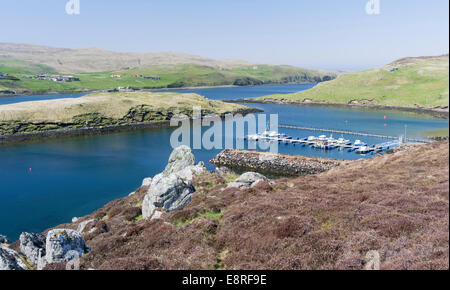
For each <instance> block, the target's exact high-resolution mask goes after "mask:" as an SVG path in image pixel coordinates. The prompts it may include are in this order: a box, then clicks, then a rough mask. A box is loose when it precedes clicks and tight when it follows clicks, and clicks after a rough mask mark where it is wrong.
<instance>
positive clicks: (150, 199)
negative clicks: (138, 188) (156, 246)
mask: <svg viewBox="0 0 450 290" xmlns="http://www.w3.org/2000/svg"><path fill="white" fill-rule="evenodd" d="M204 171H206V168H205V165H204V164H203V163H202V162H200V163H199V164H197V165H195V156H194V154H193V153H192V151H191V149H190V148H189V147H187V146H180V147H178V148H176V149H175V150H174V151H173V152H172V154H171V155H170V157H169V162H168V164H167V166H166V168H165V170H164V171H163V172H161V173H160V174H158V175H156V176H155V177H153V178H152V179H150V178H146V179H145V180H144V182H143V184H144V183H145V184H149V185H150V187H149V188H148V191H147V193H146V195H145V197H144V201H143V203H142V217H143V218H144V219H147V218H152V219H155V218H159V217H160V216H161V214H162V213H163V212H164V211H165V212H170V211H174V210H179V209H182V208H184V207H185V206H186V205H187V204H188V203H189V202H190V201H191V196H192V194H193V193H194V192H195V188H194V186H193V185H192V183H191V182H192V180H193V178H194V176H195V175H198V174H200V173H202V172H204Z"/></svg>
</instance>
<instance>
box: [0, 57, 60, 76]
mask: <svg viewBox="0 0 450 290" xmlns="http://www.w3.org/2000/svg"><path fill="white" fill-rule="evenodd" d="M0 72H3V73H8V74H32V75H34V74H40V73H56V71H55V70H54V69H53V68H51V67H49V66H47V65H43V64H36V63H32V62H28V61H23V60H18V59H0Z"/></svg>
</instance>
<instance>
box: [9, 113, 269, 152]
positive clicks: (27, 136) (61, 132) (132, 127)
mask: <svg viewBox="0 0 450 290" xmlns="http://www.w3.org/2000/svg"><path fill="white" fill-rule="evenodd" d="M259 112H262V110H260V109H257V108H248V109H243V110H237V111H235V112H229V113H230V114H242V115H247V114H251V113H259ZM222 118H224V115H223V116H222ZM191 120H192V118H191ZM170 127H171V126H170V121H156V122H143V123H132V124H123V125H114V126H103V127H87V128H72V129H58V130H49V131H39V132H31V133H19V134H10V135H0V146H7V145H16V144H21V143H29V142H37V141H42V140H48V139H61V138H68V137H69V138H72V137H83V136H96V135H106V134H111V133H119V132H128V131H137V130H145V129H160V128H170Z"/></svg>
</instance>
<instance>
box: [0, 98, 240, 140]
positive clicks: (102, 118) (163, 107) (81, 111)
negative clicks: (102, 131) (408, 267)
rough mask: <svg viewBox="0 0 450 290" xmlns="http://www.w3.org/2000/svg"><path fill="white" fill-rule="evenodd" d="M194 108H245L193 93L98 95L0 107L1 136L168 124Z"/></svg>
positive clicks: (218, 110)
mask: <svg viewBox="0 0 450 290" xmlns="http://www.w3.org/2000/svg"><path fill="white" fill-rule="evenodd" d="M193 106H199V107H201V108H202V112H203V113H216V114H219V115H223V114H225V113H227V112H235V111H238V110H245V109H247V107H245V106H241V105H234V104H227V103H223V102H219V101H212V100H208V99H206V98H204V97H202V96H199V95H196V94H179V93H141V92H139V93H136V92H135V93H97V94H90V95H85V96H83V97H80V98H68V99H56V100H46V101H34V102H22V103H15V104H9V105H3V106H0V135H8V134H16V133H30V132H41V131H48V130H56V129H70V128H84V127H99V126H114V125H123V124H134V123H141V122H156V121H167V120H170V118H171V117H172V116H173V115H175V114H177V113H182V114H185V115H188V116H192V110H193Z"/></svg>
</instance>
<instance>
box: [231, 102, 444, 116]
mask: <svg viewBox="0 0 450 290" xmlns="http://www.w3.org/2000/svg"><path fill="white" fill-rule="evenodd" d="M222 101H223V102H227V103H248V104H273V105H290V106H323V107H341V108H359V109H371V110H393V111H403V112H411V113H418V114H424V115H429V116H432V117H435V118H441V119H448V118H449V108H448V107H444V108H441V107H439V108H421V107H398V106H387V105H373V104H355V103H351V104H335V103H327V102H313V101H308V100H306V101H291V100H275V99H265V100H258V99H252V98H244V99H234V100H222Z"/></svg>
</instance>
